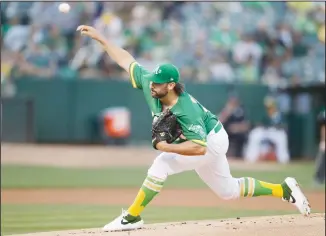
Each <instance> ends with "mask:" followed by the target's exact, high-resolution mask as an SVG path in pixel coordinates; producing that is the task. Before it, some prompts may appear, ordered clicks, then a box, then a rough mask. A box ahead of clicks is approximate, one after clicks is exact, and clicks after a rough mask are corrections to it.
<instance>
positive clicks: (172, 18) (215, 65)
mask: <svg viewBox="0 0 326 236" xmlns="http://www.w3.org/2000/svg"><path fill="white" fill-rule="evenodd" d="M58 4H59V2H3V3H1V23H2V24H1V32H2V40H3V47H4V49H6V50H11V51H16V52H19V54H20V55H19V56H17V57H16V58H17V60H18V58H20V59H19V60H18V61H19V63H22V61H26V63H29V60H30V58H29V60H27V55H28V53H27V52H25V51H26V50H27V51H31V50H32V49H30V46H29V44H30V43H31V42H33V43H37V44H40V45H41V48H42V49H41V51H44V50H46V51H49V52H46V53H45V51H44V52H43V53H45V54H51V56H52V57H53V61H55V63H54V64H56V67H53V68H55V69H54V70H55V72H54V73H45V74H48V75H53V74H56V75H59V76H60V77H64V78H65V77H69V78H74V77H75V76H76V75H77V74H78V73H82V74H83V75H84V76H85V78H86V75H88V76H90V77H89V78H94V77H96V76H98V75H105V77H107V78H113V77H115V76H117V75H122V76H125V77H126V78H127V77H128V75H126V74H124V73H121V72H122V70H121V69H120V68H117V67H112V65H111V64H112V63H111V62H110V61H111V59H110V58H108V57H107V56H106V54H105V53H104V52H103V49H102V48H101V46H100V45H99V44H98V43H96V42H94V41H92V40H90V39H87V38H85V37H82V36H80V34H79V33H77V32H76V27H77V26H78V25H80V24H89V25H93V26H95V27H96V28H98V29H99V30H100V31H101V32H104V33H105V35H106V37H107V38H108V39H110V40H112V41H113V42H114V43H116V44H117V45H119V46H122V47H124V48H128V50H129V51H131V52H133V55H134V56H135V58H137V59H138V58H141V59H143V60H145V62H146V60H147V61H148V60H152V61H153V62H152V64H155V62H156V61H171V62H173V63H175V64H176V65H178V66H179V67H180V68H181V70H180V72H181V74H182V76H183V78H185V79H186V80H191V81H195V82H201V83H206V82H209V81H212V80H213V81H227V82H233V81H239V82H243V81H246V82H249V81H250V82H254V83H260V82H262V83H264V84H267V85H268V86H278V87H280V86H284V84H286V83H288V82H290V78H291V77H292V76H294V74H296V76H298V77H299V79H300V81H299V82H302V81H305V82H314V81H319V82H322V83H324V79H323V78H324V77H325V76H324V75H325V67H324V65H322V62H323V61H324V59H323V58H324V57H325V56H324V55H325V46H324V45H325V44H324V42H325V36H324V35H325V33H324V32H325V5H324V4H323V3H317V2H309V3H308V2H298V3H294V2H292V3H291V2H275V3H274V2H273V3H272V2H257V3H254V2H252V3H250V2H229V3H223V4H221V3H217V2H216V3H214V2H201V3H199V2H166V3H164V2H162V3H159V2H155V3H149V2H148V3H147V2H142V3H137V4H135V3H132V2H128V3H124V2H70V5H71V10H70V11H69V13H66V14H64V13H61V12H60V11H58ZM54 19H55V20H54ZM318 41H319V42H321V43H320V44H322V46H321V45H319V44H318ZM45 48H46V49H45ZM221 55H222V57H223V59H217V56H221ZM43 56H44V55H43ZM22 57H23V58H22ZM33 60H34V59H33ZM35 60H36V59H35ZM15 63H16V62H15ZM15 63H14V64H15ZM17 63H18V62H17ZM146 63H150V62H146ZM24 65H25V66H26V65H27V64H24ZM30 65H33V64H30ZM150 67H153V66H150ZM16 69H17V68H16V67H15V71H17V70H16ZM25 69H26V68H25ZM19 71H20V74H21V75H24V73H25V72H24V71H25V70H19ZM27 71H29V72H28V74H29V75H30V74H31V73H30V70H27ZM37 71H38V70H36V71H34V72H35V73H34V72H33V73H32V74H33V75H34V74H35V75H36V74H38V72H37ZM86 72H87V73H86ZM93 72H94V73H93ZM14 74H17V73H14ZM45 74H44V73H43V74H42V76H44V75H45ZM40 76H41V74H40ZM237 77H239V78H237ZM260 77H262V78H260Z"/></svg>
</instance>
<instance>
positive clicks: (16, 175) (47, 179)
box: [1, 163, 314, 189]
mask: <svg viewBox="0 0 326 236" xmlns="http://www.w3.org/2000/svg"><path fill="white" fill-rule="evenodd" d="M313 171H314V165H313V163H301V164H293V165H286V166H281V165H280V167H279V168H278V169H277V171H275V170H255V171H248V170H246V171H239V170H233V171H232V175H233V176H234V177H243V176H250V177H253V178H256V179H260V180H264V181H269V182H272V183H279V182H282V181H283V180H284V178H285V177H287V176H293V177H295V178H296V179H297V180H298V181H299V182H300V184H301V185H302V186H303V188H305V189H310V188H311V187H312V176H313ZM146 174H147V169H146V168H144V167H137V168H122V167H114V168H102V169H85V168H84V169H82V168H78V169H77V168H58V167H26V166H11V165H2V170H1V186H2V188H92V187H94V188H95V187H96V188H101V187H105V188H110V187H112V188H113V187H114V188H125V187H140V185H141V184H142V182H143V180H144V178H145V176H146ZM117 180H118V181H117ZM165 186H167V187H169V188H203V187H205V188H206V185H205V184H204V183H203V182H202V181H201V180H200V179H199V177H198V176H197V175H196V173H195V172H194V171H191V172H185V173H181V174H178V175H174V176H170V177H169V178H168V180H167V182H166V185H165Z"/></svg>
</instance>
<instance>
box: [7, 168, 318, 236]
mask: <svg viewBox="0 0 326 236" xmlns="http://www.w3.org/2000/svg"><path fill="white" fill-rule="evenodd" d="M1 168H2V170H1V184H2V189H8V188H82V187H85V188H91V187H105V188H112V187H115V188H117V187H135V188H138V187H140V185H141V183H142V182H143V179H144V177H145V175H146V171H147V170H146V168H103V169H75V168H55V167H26V166H11V165H2V167H1ZM313 170H314V166H313V164H312V163H303V164H294V165H289V166H280V168H278V170H277V171H275V170H273V171H266V170H257V171H238V170H235V171H232V173H233V176H235V177H241V176H252V177H254V178H258V179H262V180H265V181H269V182H280V181H282V180H283V179H284V178H285V177H286V176H294V177H296V178H297V179H298V181H299V182H300V183H301V185H302V187H303V188H305V189H311V186H312V185H311V183H312V175H313ZM117 180H118V181H117ZM165 187H166V188H194V189H196V188H203V187H205V188H206V186H205V184H204V183H202V182H201V180H200V179H199V178H198V176H197V175H196V174H195V173H194V172H186V173H182V174H179V175H175V176H171V177H170V178H169V179H168V181H167V183H166V186H165ZM322 189H324V188H323V187H321V188H320V190H322ZM120 211H121V206H101V205H95V206H94V205H91V206H90V205H23V204H22V205H12V204H2V205H1V214H2V217H1V230H2V234H3V235H8V234H13V233H26V232H37V231H52V230H64V229H79V228H92V227H93V228H94V227H102V226H103V225H104V224H105V223H107V222H108V221H110V220H111V219H112V218H114V217H116V216H117V215H118V214H119V212H120ZM292 213H295V210H293V211H270V210H263V211H261V210H259V211H257V210H256V211H254V210H252V211H248V210H246V211H244V210H241V209H239V210H235V209H227V208H216V207H215V208H203V207H201V208H199V207H196V208H189V207H187V208H181V207H174V208H172V207H164V208H162V207H154V206H153V207H149V208H147V209H146V211H145V212H144V214H143V216H144V218H145V219H146V220H147V221H146V223H154V222H167V221H181V220H201V219H217V218H228V217H237V216H239V217H245V216H260V215H275V214H292Z"/></svg>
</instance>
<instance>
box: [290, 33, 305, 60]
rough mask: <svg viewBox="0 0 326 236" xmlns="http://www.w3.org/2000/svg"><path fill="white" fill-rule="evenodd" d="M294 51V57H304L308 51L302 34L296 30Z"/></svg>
mask: <svg viewBox="0 0 326 236" xmlns="http://www.w3.org/2000/svg"><path fill="white" fill-rule="evenodd" d="M292 53H293V56H294V57H303V56H306V55H307V53H308V47H307V45H305V44H304V43H303V42H302V35H301V34H300V33H299V32H294V35H293V47H292Z"/></svg>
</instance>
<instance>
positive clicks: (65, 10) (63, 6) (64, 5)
mask: <svg viewBox="0 0 326 236" xmlns="http://www.w3.org/2000/svg"><path fill="white" fill-rule="evenodd" d="M59 11H60V12H63V13H68V12H69V11H70V5H69V4H68V3H60V5H59Z"/></svg>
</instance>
